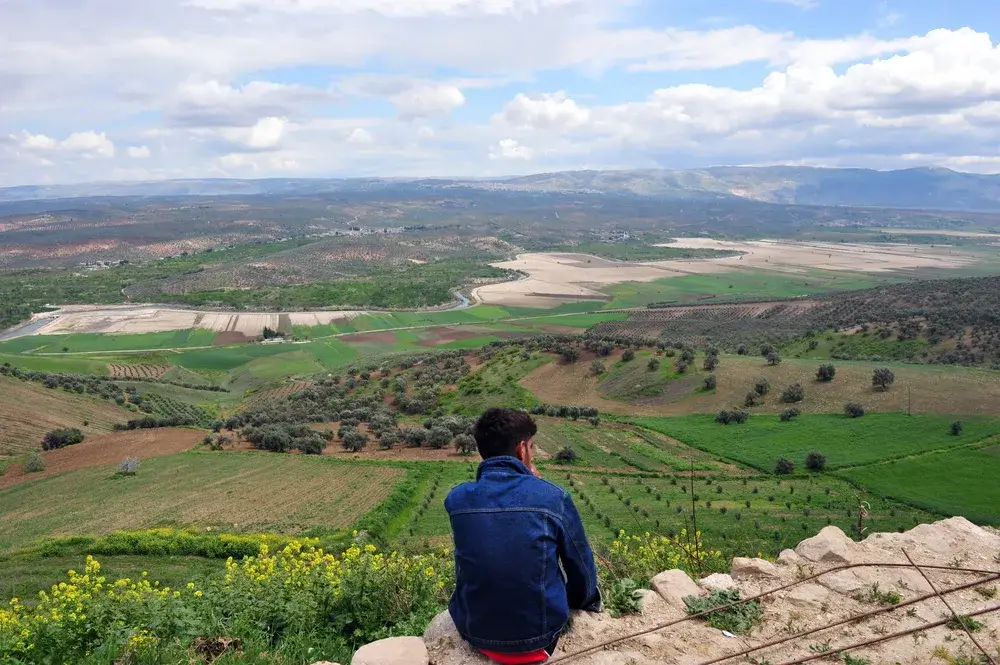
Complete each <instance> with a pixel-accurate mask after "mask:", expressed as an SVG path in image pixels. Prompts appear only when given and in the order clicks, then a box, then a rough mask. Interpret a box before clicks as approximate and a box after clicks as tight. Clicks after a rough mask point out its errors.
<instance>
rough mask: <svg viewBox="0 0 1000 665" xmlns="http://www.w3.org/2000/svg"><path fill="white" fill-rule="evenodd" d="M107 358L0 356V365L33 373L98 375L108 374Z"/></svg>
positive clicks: (28, 355)
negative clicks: (9, 365) (6, 364)
mask: <svg viewBox="0 0 1000 665" xmlns="http://www.w3.org/2000/svg"><path fill="white" fill-rule="evenodd" d="M109 362H112V361H111V360H109V359H107V358H100V359H99V358H93V357H87V356H35V355H31V354H24V355H7V354H0V364H3V363H10V364H11V365H12V366H14V367H19V368H21V369H28V370H32V371H35V372H56V373H62V374H99V375H105V374H107V373H108V363H109Z"/></svg>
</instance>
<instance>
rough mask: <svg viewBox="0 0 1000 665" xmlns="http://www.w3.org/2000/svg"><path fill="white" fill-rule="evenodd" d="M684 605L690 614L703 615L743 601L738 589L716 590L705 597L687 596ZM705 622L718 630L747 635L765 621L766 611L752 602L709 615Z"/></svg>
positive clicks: (754, 601) (758, 604)
mask: <svg viewBox="0 0 1000 665" xmlns="http://www.w3.org/2000/svg"><path fill="white" fill-rule="evenodd" d="M683 600H684V605H685V607H686V609H687V613H688V614H702V613H704V612H708V611H710V610H714V609H715V608H717V607H726V606H727V605H733V603H737V602H739V601H740V600H741V596H740V592H739V590H738V589H716V590H714V591H712V593H711V594H709V595H708V596H704V597H698V596H687V597H685V598H684V599H683ZM704 618H705V621H707V622H708V625H709V626H711V627H712V628H715V629H717V630H725V631H728V632H730V633H733V634H735V635H747V634H749V633H750V631H751V630H753V629H754V628H755V627H756V626H758V625H760V624H761V623H762V622H763V621H764V611H763V610H762V609H761V608H760V603H759V602H757V601H756V600H752V601H750V602H748V603H743V604H742V605H735V606H733V607H726V609H720V610H718V611H715V612H711V613H710V614H707V615H706V616H705V617H704Z"/></svg>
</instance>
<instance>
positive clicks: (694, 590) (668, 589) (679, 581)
mask: <svg viewBox="0 0 1000 665" xmlns="http://www.w3.org/2000/svg"><path fill="white" fill-rule="evenodd" d="M650 584H651V585H652V587H653V590H654V591H656V593H658V594H660V596H661V597H662V598H663V600H665V601H667V604H668V605H670V606H671V607H673V608H674V609H678V610H680V611H681V612H686V610H687V606H686V605H685V604H684V598H686V597H687V596H703V595H705V590H704V589H702V588H701V587H700V586H698V585H697V584H695V582H694V580H692V579H691V578H690V577H688V574H687V573H685V572H684V571H683V570H679V569H677V568H675V569H673V570H665V571H663V572H662V573H660V574H659V575H657V576H656V577H654V578H653V579H652V581H651V583H650Z"/></svg>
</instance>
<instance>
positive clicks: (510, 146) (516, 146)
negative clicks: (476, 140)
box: [489, 139, 535, 161]
mask: <svg viewBox="0 0 1000 665" xmlns="http://www.w3.org/2000/svg"><path fill="white" fill-rule="evenodd" d="M534 154H535V151H534V150H532V149H531V148H529V147H528V146H524V145H521V144H520V143H518V142H517V141H516V140H514V139H501V140H499V141H497V144H496V145H494V146H491V147H490V153H489V157H490V159H492V160H498V159H511V160H524V161H531V158H532V157H533V156H534Z"/></svg>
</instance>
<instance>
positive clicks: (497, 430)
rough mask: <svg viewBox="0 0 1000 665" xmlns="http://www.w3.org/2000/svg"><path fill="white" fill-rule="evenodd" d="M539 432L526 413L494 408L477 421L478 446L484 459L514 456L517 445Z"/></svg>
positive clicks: (476, 435)
mask: <svg viewBox="0 0 1000 665" xmlns="http://www.w3.org/2000/svg"><path fill="white" fill-rule="evenodd" d="M537 432H538V426H537V425H535V421H534V420H532V419H531V416H529V415H528V414H527V413H525V412H524V411H516V410H514V409H503V408H496V407H494V408H492V409H487V410H486V413H484V414H483V415H482V416H480V417H479V420H477V421H476V430H475V437H476V445H477V446H478V447H479V455H480V456H481V457H482V458H483V459H489V458H490V457H500V456H501V455H509V456H513V455H514V451H515V450H516V449H517V444H519V443H521V442H522V441H527V440H528V439H530V438H531V437H533V436H535V434H536V433H537Z"/></svg>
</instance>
